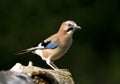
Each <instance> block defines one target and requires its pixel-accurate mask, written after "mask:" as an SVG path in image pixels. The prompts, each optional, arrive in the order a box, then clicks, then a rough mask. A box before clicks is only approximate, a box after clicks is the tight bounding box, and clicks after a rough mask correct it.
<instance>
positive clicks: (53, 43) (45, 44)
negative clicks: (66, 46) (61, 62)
mask: <svg viewBox="0 0 120 84" xmlns="http://www.w3.org/2000/svg"><path fill="white" fill-rule="evenodd" d="M58 46H59V38H58V36H57V35H56V34H55V35H52V36H51V37H49V38H47V39H46V40H44V41H42V42H41V43H40V44H39V45H38V48H42V49H54V48H57V47H58Z"/></svg>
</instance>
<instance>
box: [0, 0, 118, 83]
mask: <svg viewBox="0 0 120 84" xmlns="http://www.w3.org/2000/svg"><path fill="white" fill-rule="evenodd" d="M119 3H120V0H0V70H7V69H10V68H11V67H12V66H13V65H14V64H15V63H16V62H20V63H22V64H24V65H27V63H28V61H29V60H31V61H33V63H34V65H35V66H40V67H44V68H50V67H49V66H48V65H46V63H45V62H44V61H42V60H41V58H40V57H39V56H37V55H34V54H31V53H29V54H25V55H22V56H16V55H15V53H16V52H17V51H19V50H22V49H26V48H29V47H33V46H37V44H38V43H39V42H41V41H42V40H44V39H45V38H47V37H48V36H49V35H51V34H53V33H55V32H57V30H58V29H59V26H60V25H61V23H62V22H63V21H66V20H74V21H75V22H76V23H77V24H78V25H80V26H81V27H82V29H81V30H80V31H76V32H75V34H74V36H73V37H74V42H73V45H72V46H71V48H70V50H69V52H68V53H67V54H65V56H63V57H62V58H61V59H59V60H57V61H56V62H55V64H56V65H57V66H58V67H59V68H67V69H69V70H70V72H71V73H72V76H73V78H74V80H75V82H76V84H120V4H119Z"/></svg>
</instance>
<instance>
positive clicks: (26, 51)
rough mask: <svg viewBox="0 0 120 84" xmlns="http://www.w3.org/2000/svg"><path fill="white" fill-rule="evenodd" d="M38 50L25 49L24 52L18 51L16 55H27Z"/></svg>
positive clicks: (34, 48) (33, 48)
mask: <svg viewBox="0 0 120 84" xmlns="http://www.w3.org/2000/svg"><path fill="white" fill-rule="evenodd" d="M36 49H38V47H32V48H29V49H24V50H21V51H18V52H17V53H16V55H22V54H26V53H28V52H32V51H35V50H36Z"/></svg>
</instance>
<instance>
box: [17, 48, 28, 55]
mask: <svg viewBox="0 0 120 84" xmlns="http://www.w3.org/2000/svg"><path fill="white" fill-rule="evenodd" d="M28 52H30V51H29V50H27V49H24V50H21V51H18V52H17V53H16V55H22V54H26V53H28Z"/></svg>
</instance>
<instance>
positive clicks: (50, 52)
mask: <svg viewBox="0 0 120 84" xmlns="http://www.w3.org/2000/svg"><path fill="white" fill-rule="evenodd" d="M80 29H81V27H80V26H78V25H77V24H76V23H75V21H73V20H67V21H64V22H63V23H62V24H61V25H60V28H59V30H58V32H57V33H55V34H53V35H51V36H50V37H48V38H47V39H45V40H43V41H42V42H41V43H39V44H38V46H36V47H31V48H28V49H24V50H21V51H19V52H17V55H22V54H25V53H28V52H32V53H33V54H37V55H38V56H40V57H41V58H42V60H44V61H46V63H47V65H49V66H50V67H51V68H52V69H53V70H58V69H59V68H58V67H57V66H56V65H55V64H54V61H55V60H58V59H59V58H60V57H62V56H63V55H64V54H65V53H66V52H67V51H68V50H69V48H70V46H71V44H72V42H73V38H72V37H73V33H74V32H75V31H76V30H80Z"/></svg>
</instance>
